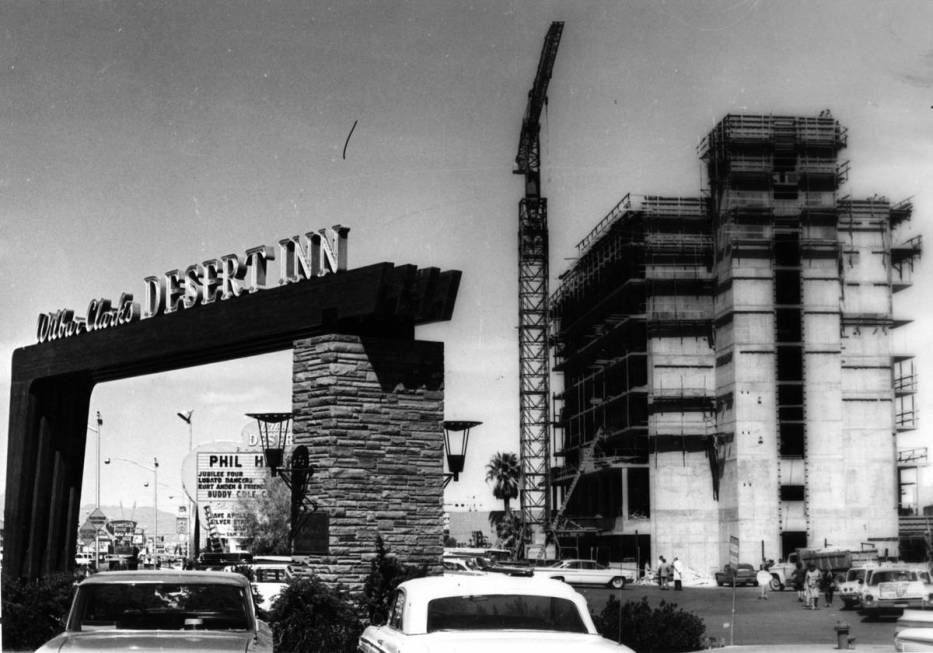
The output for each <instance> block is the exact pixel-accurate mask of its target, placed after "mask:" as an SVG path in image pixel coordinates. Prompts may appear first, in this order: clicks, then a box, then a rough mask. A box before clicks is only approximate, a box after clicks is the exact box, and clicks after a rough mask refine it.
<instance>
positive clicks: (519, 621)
mask: <svg viewBox="0 0 933 653" xmlns="http://www.w3.org/2000/svg"><path fill="white" fill-rule="evenodd" d="M438 630H557V631H561V632H568V633H585V632H587V631H586V625H585V624H584V623H583V619H582V618H581V617H580V613H579V611H578V609H577V606H576V604H575V603H574V602H573V601H570V600H568V599H562V598H557V597H553V596H535V595H527V594H492V595H479V596H447V597H444V598H440V599H434V600H433V601H430V602H429V603H428V625H427V631H428V632H429V633H432V632H435V631H438Z"/></svg>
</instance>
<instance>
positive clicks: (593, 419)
mask: <svg viewBox="0 0 933 653" xmlns="http://www.w3.org/2000/svg"><path fill="white" fill-rule="evenodd" d="M845 146H846V131H845V130H844V129H843V128H842V127H841V126H840V125H839V123H838V122H837V121H836V120H835V119H834V118H833V117H831V116H830V115H829V114H828V112H824V113H823V114H820V115H819V116H817V117H791V116H772V115H728V116H726V117H725V118H724V119H723V120H722V121H721V122H719V124H717V125H716V126H715V127H714V128H713V130H712V131H711V132H710V133H709V134H708V135H707V136H706V138H705V139H703V141H702V143H701V145H700V148H699V156H700V158H701V160H702V161H703V163H704V164H705V165H704V167H705V171H706V176H707V179H706V180H705V183H706V184H707V186H708V192H706V193H704V196H703V197H696V198H670V197H657V196H640V197H636V196H626V197H625V198H623V200H622V201H621V202H620V203H619V204H618V205H617V206H616V207H615V208H614V209H613V210H612V211H611V212H610V213H609V214H608V215H607V216H606V217H605V218H603V220H601V221H600V222H599V223H598V224H597V225H596V227H595V228H594V229H593V230H592V232H591V233H590V234H589V235H587V236H586V237H585V238H584V239H583V240H582V241H581V242H580V243H579V244H578V250H579V257H578V259H577V261H576V262H575V264H574V265H573V266H572V267H571V268H570V269H569V270H567V271H566V272H564V273H563V274H562V275H561V283H560V286H559V288H558V289H557V291H556V292H555V293H554V295H553V297H552V299H551V316H552V334H553V342H554V347H555V348H554V352H555V368H556V370H557V371H559V372H560V373H562V375H563V390H562V391H561V392H559V393H557V394H556V395H555V403H556V405H555V425H556V427H557V428H556V432H555V448H554V450H555V452H556V455H557V456H558V463H559V464H558V465H556V466H555V467H554V468H553V469H552V472H551V475H550V479H549V480H550V488H551V491H552V493H553V496H552V497H551V505H553V506H554V507H555V508H554V511H553V515H552V519H551V520H550V530H551V531H552V533H554V534H555V535H556V536H557V537H558V538H559V540H560V543H561V545H562V546H564V547H573V548H576V549H577V550H578V553H579V554H580V555H584V556H590V555H592V556H594V557H597V558H600V559H604V560H606V559H611V560H619V559H621V558H631V557H638V558H639V559H640V560H641V561H653V560H654V559H656V558H657V556H658V555H664V556H666V557H667V558H668V560H670V559H671V556H673V555H677V556H679V557H680V559H681V560H682V561H684V562H685V563H686V564H687V565H688V566H689V567H692V568H694V569H697V570H702V571H704V572H705V571H708V570H709V569H710V568H712V567H717V566H719V565H721V564H722V563H724V562H726V561H728V560H729V557H730V546H731V547H733V551H734V547H735V546H736V545H738V546H739V547H740V554H739V555H740V558H741V560H742V562H753V563H756V562H758V561H759V560H760V559H761V557H766V558H775V559H777V558H779V557H782V558H783V557H784V556H785V555H786V554H787V553H788V552H790V551H792V550H793V549H795V548H797V547H803V546H811V547H822V546H837V547H845V548H852V549H859V548H863V547H864V546H865V545H873V546H875V547H876V548H877V549H878V550H879V551H883V550H885V549H887V550H888V552H889V554H891V555H893V554H895V553H896V552H897V548H898V507H899V506H898V502H899V496H900V495H899V487H898V450H897V438H896V435H897V433H898V432H900V431H902V430H907V429H913V428H915V427H916V414H915V410H914V400H915V397H914V392H915V385H914V383H913V378H914V375H913V362H912V358H911V357H910V356H909V355H907V354H906V353H903V352H895V351H893V349H892V332H893V330H894V329H896V328H897V327H898V326H900V325H902V324H904V323H905V320H903V319H901V318H900V317H899V316H897V315H896V314H895V311H893V309H892V297H893V295H894V294H895V293H897V292H898V291H900V290H903V289H905V288H907V287H909V286H910V283H911V281H910V280H911V272H912V271H913V264H914V261H915V260H916V259H917V258H918V257H919V255H920V252H921V248H920V242H919V239H918V238H913V239H909V240H904V239H903V237H902V236H901V235H900V232H901V231H902V229H903V228H904V226H905V224H906V223H907V222H908V221H909V219H910V215H911V208H912V207H911V205H910V203H909V202H902V203H899V204H893V205H892V204H891V203H890V202H889V201H888V200H887V199H885V198H882V197H877V196H876V197H872V198H868V199H861V200H856V199H851V198H848V197H839V192H838V189H839V186H840V184H841V183H842V182H843V181H845V174H846V170H847V164H844V163H841V162H840V160H839V156H838V155H839V152H840V151H841V150H842V149H843V148H844V147H845Z"/></svg>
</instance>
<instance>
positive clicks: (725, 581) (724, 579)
mask: <svg viewBox="0 0 933 653" xmlns="http://www.w3.org/2000/svg"><path fill="white" fill-rule="evenodd" d="M757 573H758V571H757V570H756V569H755V567H754V566H752V565H749V564H746V563H744V562H740V563H739V564H738V565H736V566H735V567H733V566H732V565H726V566H725V567H723V568H722V570H721V571H717V572H716V584H717V585H719V586H720V587H724V586H726V585H733V584H735V585H758V581H757V580H756V579H755V575H756V574H757Z"/></svg>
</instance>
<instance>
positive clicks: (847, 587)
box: [839, 565, 875, 608]
mask: <svg viewBox="0 0 933 653" xmlns="http://www.w3.org/2000/svg"><path fill="white" fill-rule="evenodd" d="M873 568H875V565H872V566H860V567H852V569H849V570H848V571H847V572H846V575H845V576H844V577H843V579H842V582H841V583H839V598H840V599H842V605H843V607H846V608H857V607H858V606H859V604H860V603H861V602H862V598H861V597H862V585H864V584H865V577H866V576H867V575H868V572H869V571H871V570H872V569H873Z"/></svg>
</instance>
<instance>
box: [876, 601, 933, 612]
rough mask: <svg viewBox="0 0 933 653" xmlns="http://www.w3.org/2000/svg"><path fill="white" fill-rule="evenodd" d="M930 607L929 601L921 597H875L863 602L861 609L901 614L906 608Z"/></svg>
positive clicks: (924, 608) (923, 608)
mask: <svg viewBox="0 0 933 653" xmlns="http://www.w3.org/2000/svg"><path fill="white" fill-rule="evenodd" d="M930 607H933V606H931V605H930V603H929V601H927V600H926V599H921V598H903V599H875V600H873V601H870V602H862V606H861V608H860V610H861V611H862V612H865V613H868V614H900V613H901V612H903V611H904V610H907V609H912V610H927V609H929V608H930Z"/></svg>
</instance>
